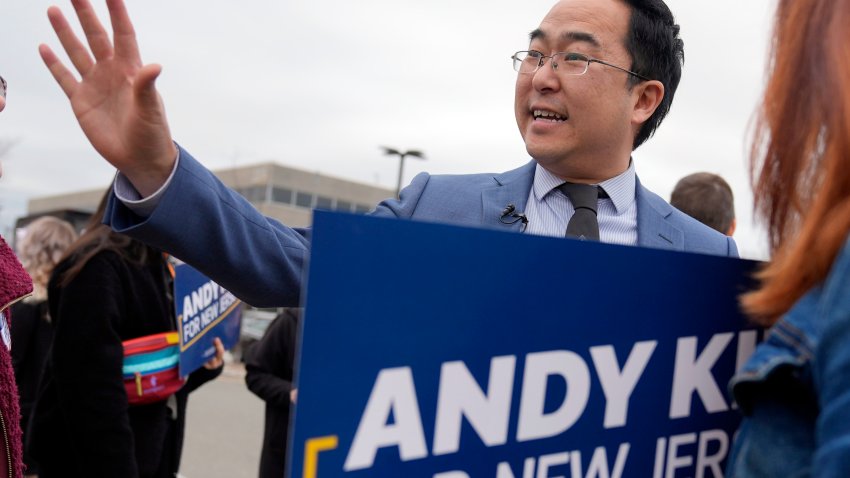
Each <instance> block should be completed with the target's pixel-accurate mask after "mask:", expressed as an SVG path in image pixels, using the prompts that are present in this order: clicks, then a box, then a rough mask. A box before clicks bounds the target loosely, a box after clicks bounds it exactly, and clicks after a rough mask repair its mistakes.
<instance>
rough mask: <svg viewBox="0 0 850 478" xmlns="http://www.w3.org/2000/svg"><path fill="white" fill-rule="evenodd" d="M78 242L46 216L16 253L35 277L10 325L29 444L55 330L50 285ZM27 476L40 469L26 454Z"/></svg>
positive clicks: (68, 229) (68, 228)
mask: <svg viewBox="0 0 850 478" xmlns="http://www.w3.org/2000/svg"><path fill="white" fill-rule="evenodd" d="M76 239H77V232H76V231H75V230H74V227H73V226H72V225H71V224H70V223H68V222H67V221H63V220H61V219H59V218H56V217H52V216H43V217H40V218H38V219H36V220H35V221H33V222H32V223H30V224H29V225H27V227H26V229H24V236H23V238H21V239H20V240H19V241H18V244H17V245H16V249H17V251H18V257H19V258H20V259H21V263H22V264H23V266H24V269H26V271H27V272H28V273H29V275H30V277H32V282H33V294H32V295H31V296H29V297H27V298H26V299H24V300H22V301H20V302H17V303H16V304H15V305H13V306H12V315H13V316H14V317H15V321H14V322H13V323H12V324H11V329H12V342H13V343H14V344H15V346H14V347H12V366H13V367H14V369H15V381H16V382H17V384H18V392H19V393H20V404H21V429H22V430H23V432H24V435H23V441H24V442H26V436H27V423H29V417H30V415H31V411H32V405H33V403H34V402H35V395H36V390H37V389H38V380H39V378H40V377H41V370H42V368H44V361H45V359H46V358H47V353H48V350H49V349H50V342H51V341H52V340H53V327H51V325H50V316H49V314H48V313H47V281H48V280H49V279H50V275H51V274H52V273H53V269H54V268H55V267H56V264H57V263H58V262H59V259H61V258H62V254H64V253H65V249H67V248H68V246H70V245H71V243H73V242H74V241H75V240H76ZM24 464H25V465H26V475H27V476H35V475H38V466H37V465H36V463H35V462H34V461H33V460H32V458H31V457H30V456H29V455H28V454H27V453H24Z"/></svg>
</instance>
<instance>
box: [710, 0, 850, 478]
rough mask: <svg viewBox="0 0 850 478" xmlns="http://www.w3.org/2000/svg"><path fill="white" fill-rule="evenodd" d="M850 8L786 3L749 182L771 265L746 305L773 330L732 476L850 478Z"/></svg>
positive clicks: (742, 397) (740, 388)
mask: <svg viewBox="0 0 850 478" xmlns="http://www.w3.org/2000/svg"><path fill="white" fill-rule="evenodd" d="M848 25H850V0H780V1H779V4H778V10H777V15H776V23H775V27H774V35H773V53H772V58H771V62H770V70H771V71H770V78H769V81H768V84H767V89H766V92H765V96H764V100H763V103H762V106H761V109H760V111H759V116H758V121H757V123H756V135H755V141H754V143H753V149H752V158H753V161H752V164H751V174H752V177H753V179H754V181H753V182H754V193H755V206H756V211H757V213H758V214H759V215H760V216H761V218H762V219H764V220H765V221H766V223H767V226H768V234H769V238H770V246H771V250H772V253H773V259H772V260H771V262H770V263H769V264H768V265H767V266H766V267H765V268H764V269H763V270H762V271H761V273H760V275H759V279H760V280H761V284H760V287H759V288H758V289H757V290H755V291H754V292H751V293H749V294H746V295H744V296H743V298H742V303H743V306H744V308H745V310H746V311H747V312H748V313H749V314H750V316H751V317H753V318H754V319H755V320H757V321H759V322H761V323H763V324H764V325H767V326H770V327H771V328H770V332H769V334H768V337H767V338H766V340H765V341H764V343H762V344H760V345H759V346H758V347H757V349H756V352H755V353H754V355H753V356H752V358H751V359H750V360H749V362H748V363H747V364H746V365H745V366H744V367H743V369H742V370H741V371H740V372H739V373H738V375H737V376H736V377H735V378H734V379H733V381H732V390H733V393H734V395H735V398H736V400H737V402H738V404H739V406H740V409H741V410H742V411H743V413H744V415H745V418H744V422H743V424H742V426H741V430H740V433H739V434H738V437H737V440H736V442H735V445H734V446H733V449H732V454H731V455H730V458H729V463H728V465H727V475H728V476H735V477H750V476H770V477H773V476H819V477H821V476H830V477H831V476H835V477H838V476H841V477H847V476H850V240H848V235H850V29H848Z"/></svg>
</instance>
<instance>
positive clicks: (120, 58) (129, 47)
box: [39, 0, 177, 196]
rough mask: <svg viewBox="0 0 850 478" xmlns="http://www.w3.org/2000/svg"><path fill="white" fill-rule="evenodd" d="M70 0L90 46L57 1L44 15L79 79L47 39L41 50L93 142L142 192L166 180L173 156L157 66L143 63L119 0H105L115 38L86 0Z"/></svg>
mask: <svg viewBox="0 0 850 478" xmlns="http://www.w3.org/2000/svg"><path fill="white" fill-rule="evenodd" d="M71 3H72V4H73V6H74V10H75V11H76V13H77V18H78V19H79V21H80V25H81V26H82V28H83V32H84V33H85V35H86V40H87V43H88V47H89V48H86V46H85V45H84V44H83V43H82V42H81V41H80V39H79V38H77V36H76V35H75V34H74V32H73V30H71V27H70V25H69V24H68V21H67V20H66V19H65V16H64V15H63V14H62V12H61V10H59V8H58V7H50V8H49V9H48V10H47V17H48V18H49V19H50V24H51V25H52V26H53V30H54V31H55V32H56V35H57V36H58V37H59V41H60V42H61V43H62V47H63V48H64V49H65V52H66V53H67V54H68V57H69V58H70V60H71V63H72V64H73V65H74V68H75V69H76V70H77V72H78V73H79V75H80V79H79V80H78V79H77V78H76V77H75V76H74V74H73V73H72V72H71V71H70V70H69V69H68V68H67V67H66V66H65V65H63V64H62V62H61V61H60V60H59V58H57V56H56V54H54V52H53V51H52V50H51V49H50V47H48V46H47V45H40V46H39V53H40V54H41V58H42V59H43V60H44V63H45V64H46V65H47V68H49V69H50V72H51V73H52V74H53V77H54V78H55V79H56V81H57V83H59V86H60V87H61V88H62V91H64V92H65V94H66V95H67V96H68V99H69V100H70V101H71V108H72V109H73V110H74V115H76V117H77V121H78V122H79V123H80V127H82V129H83V133H85V135H86V137H88V139H89V141H90V142H91V144H92V146H94V148H95V149H96V150H97V152H98V153H100V155H101V156H103V157H104V158H105V159H106V160H107V161H109V162H110V163H111V164H112V165H113V166H115V167H116V168H118V170H119V171H121V172H122V173H124V175H126V176H127V178H128V179H129V180H130V182H132V183H133V185H134V186H135V187H136V189H137V190H138V191H139V192H140V193H141V194H142V196H147V195H149V194H151V193H153V192H155V191H156V190H157V189H158V188H159V187H160V186H161V185H162V184H163V183H164V182H165V180H166V179H167V178H168V175H169V174H170V173H171V170H172V168H173V166H174V161H175V159H176V157H177V148H176V147H175V146H174V142H173V141H172V139H171V132H170V131H169V128H168V121H167V119H166V117H165V108H164V107H163V104H162V100H161V98H160V96H159V93H157V91H156V87H155V81H156V78H157V77H158V76H159V74H160V72H161V71H162V68H161V67H160V66H159V65H156V64H150V65H143V64H142V60H141V56H140V55H139V47H138V45H137V43H136V33H135V31H134V29H133V24H132V22H131V21H130V17H129V15H128V14H127V9H126V7H125V6H124V2H123V1H122V0H106V4H107V7H108V8H109V16H110V19H111V21H112V31H113V33H114V41H111V40H110V38H109V33H108V32H107V31H106V29H105V28H104V27H103V25H102V24H101V22H100V20H98V18H97V15H96V14H95V11H94V9H93V8H92V6H91V4H90V3H89V1H88V0H71ZM89 49H90V51H89Z"/></svg>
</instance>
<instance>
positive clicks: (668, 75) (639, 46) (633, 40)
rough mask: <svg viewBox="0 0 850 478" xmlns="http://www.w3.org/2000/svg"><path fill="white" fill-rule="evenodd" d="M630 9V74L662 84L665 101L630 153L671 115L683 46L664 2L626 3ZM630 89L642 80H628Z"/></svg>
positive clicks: (635, 0) (643, 127)
mask: <svg viewBox="0 0 850 478" xmlns="http://www.w3.org/2000/svg"><path fill="white" fill-rule="evenodd" d="M625 2H626V3H627V4H628V5H629V6H630V7H631V9H632V17H631V20H630V21H629V31H628V34H627V36H626V50H627V51H628V52H629V54H630V55H631V57H632V68H631V69H632V71H634V72H635V73H639V74H641V75H643V76H645V77H647V78H652V79H654V80H658V81H660V82H661V83H663V84H664V99H663V100H662V101H661V104H660V105H658V108H657V109H656V110H655V112H654V113H652V116H650V117H649V119H647V120H646V122H644V124H643V125H641V127H640V130H638V133H637V135H636V136H635V140H634V143H633V145H632V148H633V149H637V147H638V146H640V145H641V144H643V143H644V141H646V140H647V139H649V137H650V136H652V135H653V134H654V133H655V130H656V129H657V128H658V126H659V125H661V121H663V120H664V117H665V116H667V113H669V112H670V105H671V104H672V103H673V95H675V93H676V88H677V87H678V86H679V80H680V79H681V77H682V65H683V64H684V63H685V44H684V42H683V41H682V39H681V38H679V25H677V24H676V22H675V20H674V19H673V13H672V12H670V8H669V7H667V4H665V3H664V1H663V0H625ZM630 78H631V80H630V81H631V84H632V86H634V85H636V84H638V83H640V82H641V81H642V80H641V79H639V78H637V77H630Z"/></svg>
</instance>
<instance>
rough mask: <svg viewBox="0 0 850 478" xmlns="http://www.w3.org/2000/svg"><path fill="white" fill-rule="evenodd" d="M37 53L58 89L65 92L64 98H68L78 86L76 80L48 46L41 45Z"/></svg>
mask: <svg viewBox="0 0 850 478" xmlns="http://www.w3.org/2000/svg"><path fill="white" fill-rule="evenodd" d="M38 53H39V54H40V55H41V59H42V60H43V61H44V64H45V65H47V69H49V70H50V73H51V74H52V75H53V78H54V79H55V80H56V82H57V83H59V87H60V88H62V91H63V92H65V96H67V97H69V98H70V97H71V95H72V94H74V90H76V89H77V85H78V84H79V82H78V81H77V79H76V78H74V74H73V73H71V71H70V70H68V69H67V68H65V65H63V64H62V62H61V61H59V58H57V57H56V54H55V53H53V50H51V49H50V47H49V46H47V45H43V44H42V45H39V46H38Z"/></svg>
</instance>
